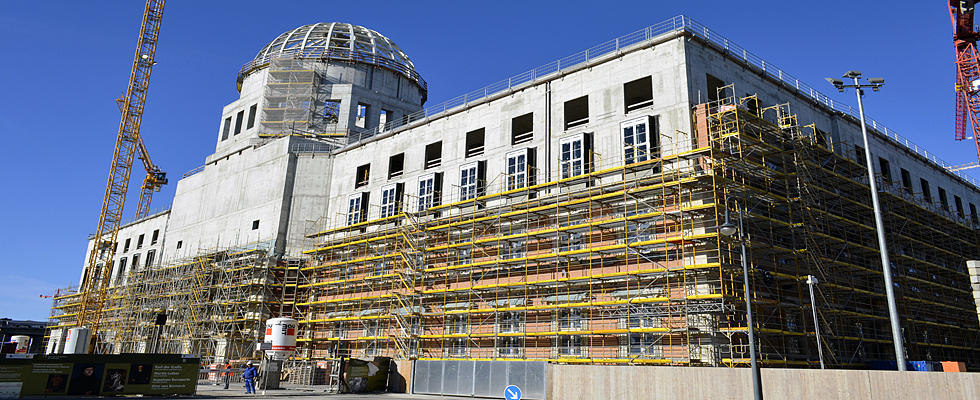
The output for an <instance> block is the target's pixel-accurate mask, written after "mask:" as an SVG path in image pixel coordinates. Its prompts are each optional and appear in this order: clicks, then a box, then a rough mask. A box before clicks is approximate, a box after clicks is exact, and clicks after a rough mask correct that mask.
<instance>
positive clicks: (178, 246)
mask: <svg viewBox="0 0 980 400" xmlns="http://www.w3.org/2000/svg"><path fill="white" fill-rule="evenodd" d="M183 244H184V241H183V240H178V241H177V249H180V246H181V245H183Z"/></svg>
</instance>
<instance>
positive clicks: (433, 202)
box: [417, 173, 442, 211]
mask: <svg viewBox="0 0 980 400" xmlns="http://www.w3.org/2000/svg"><path fill="white" fill-rule="evenodd" d="M441 189H442V173H434V174H428V175H422V176H420V177H419V191H418V194H419V204H418V208H417V210H418V211H425V210H427V209H429V208H430V207H434V206H437V205H439V191H440V190H441Z"/></svg>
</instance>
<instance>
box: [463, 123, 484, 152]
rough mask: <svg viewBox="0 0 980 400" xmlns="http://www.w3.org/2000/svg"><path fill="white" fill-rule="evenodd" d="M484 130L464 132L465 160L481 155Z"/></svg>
mask: <svg viewBox="0 0 980 400" xmlns="http://www.w3.org/2000/svg"><path fill="white" fill-rule="evenodd" d="M485 136H486V129H484V128H480V129H477V130H475V131H470V132H466V158H469V157H473V156H478V155H481V154H483V142H484V137H485Z"/></svg>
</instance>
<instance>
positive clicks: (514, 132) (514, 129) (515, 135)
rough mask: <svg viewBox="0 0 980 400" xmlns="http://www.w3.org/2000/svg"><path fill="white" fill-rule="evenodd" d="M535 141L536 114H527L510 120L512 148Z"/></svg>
mask: <svg viewBox="0 0 980 400" xmlns="http://www.w3.org/2000/svg"><path fill="white" fill-rule="evenodd" d="M533 139H534V113H527V114H524V115H522V116H520V117H517V118H514V119H512V120H510V144H511V146H514V145H518V144H521V143H526V142H530V141H531V140H533Z"/></svg>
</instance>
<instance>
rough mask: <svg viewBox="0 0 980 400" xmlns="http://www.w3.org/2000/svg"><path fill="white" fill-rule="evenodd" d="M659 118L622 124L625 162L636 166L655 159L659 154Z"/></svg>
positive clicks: (641, 119)
mask: <svg viewBox="0 0 980 400" xmlns="http://www.w3.org/2000/svg"><path fill="white" fill-rule="evenodd" d="M658 121H659V118H657V117H650V116H645V117H642V118H637V119H632V120H629V121H626V122H623V123H621V124H620V129H621V130H622V132H623V160H624V161H625V163H626V164H634V163H638V162H643V161H647V160H650V159H653V158H655V157H656V156H657V155H658V154H659V148H658V146H659V145H660V143H659V139H660V126H659V124H658Z"/></svg>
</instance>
